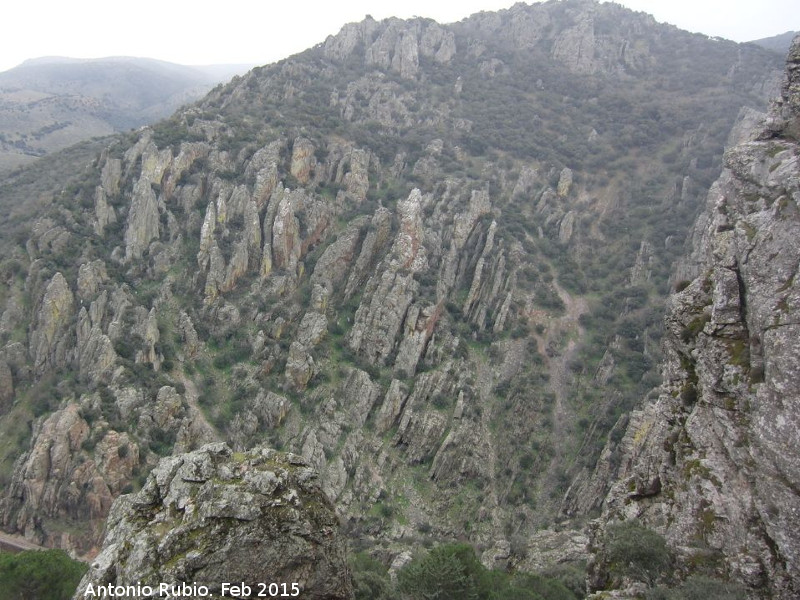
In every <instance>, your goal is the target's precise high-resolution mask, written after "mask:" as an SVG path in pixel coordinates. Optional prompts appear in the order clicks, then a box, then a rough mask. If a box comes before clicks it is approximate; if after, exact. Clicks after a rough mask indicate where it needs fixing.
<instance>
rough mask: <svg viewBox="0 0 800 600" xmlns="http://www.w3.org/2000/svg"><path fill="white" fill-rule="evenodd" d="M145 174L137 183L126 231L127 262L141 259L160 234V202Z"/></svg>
mask: <svg viewBox="0 0 800 600" xmlns="http://www.w3.org/2000/svg"><path fill="white" fill-rule="evenodd" d="M150 184H151V180H149V179H147V178H146V177H145V176H144V174H143V175H142V177H141V178H140V179H139V181H137V182H136V185H135V186H134V188H133V197H132V198H131V208H130V212H129V213H128V226H127V229H126V230H125V260H132V259H135V258H141V256H142V254H143V253H144V251H145V250H146V249H147V247H148V246H149V245H150V242H151V241H153V240H154V239H156V238H158V236H159V234H160V225H159V212H158V200H157V199H156V195H155V192H153V189H152V187H151V185H150Z"/></svg>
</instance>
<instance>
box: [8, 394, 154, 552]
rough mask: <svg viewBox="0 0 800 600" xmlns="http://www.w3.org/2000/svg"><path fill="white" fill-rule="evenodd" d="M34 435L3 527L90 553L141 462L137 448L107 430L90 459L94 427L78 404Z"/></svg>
mask: <svg viewBox="0 0 800 600" xmlns="http://www.w3.org/2000/svg"><path fill="white" fill-rule="evenodd" d="M34 438H35V443H34V444H33V446H32V448H31V449H30V451H29V452H28V453H27V455H25V456H23V457H22V459H23V460H21V461H19V464H18V465H16V469H15V471H14V476H13V478H12V481H11V485H10V486H9V493H8V495H7V496H6V498H4V499H3V501H2V504H0V509H1V511H2V519H3V526H4V527H6V528H10V529H11V530H15V531H19V532H20V533H22V534H24V535H25V537H27V538H28V539H31V540H35V541H36V542H37V543H39V544H45V545H58V546H60V547H63V548H69V549H71V550H73V551H75V552H77V553H79V554H84V553H87V552H91V550H92V548H91V544H92V540H93V539H94V538H95V537H96V536H99V535H100V533H101V532H102V527H103V522H104V520H105V517H106V515H107V514H108V510H109V508H110V507H111V503H112V501H113V499H114V497H116V496H117V495H119V493H120V492H121V491H122V489H123V486H124V485H126V484H127V483H128V482H129V481H130V480H131V477H132V474H133V471H134V469H135V468H136V467H137V466H138V465H139V453H138V447H137V446H136V445H135V444H134V443H132V440H131V439H130V437H129V436H128V435H127V434H125V433H118V432H116V431H108V432H107V433H105V434H104V435H102V437H101V438H100V439H99V440H98V441H97V444H96V446H95V449H94V454H93V459H90V460H85V456H83V453H82V448H84V447H85V446H86V443H87V440H89V438H90V426H89V424H88V423H87V422H86V420H85V419H84V418H83V416H82V414H81V409H80V407H79V406H78V405H77V404H75V403H71V404H68V405H67V406H65V407H64V408H63V409H61V410H58V411H56V412H54V413H53V414H52V415H51V416H50V417H48V418H47V420H45V421H44V422H43V423H41V424H40V425H39V426H37V431H35V432H34ZM56 519H62V520H63V522H79V523H82V525H83V527H87V528H88V529H89V531H83V532H78V531H70V530H69V529H64V528H63V527H59V526H54V525H53V524H54V523H55V520H56ZM87 534H88V535H87Z"/></svg>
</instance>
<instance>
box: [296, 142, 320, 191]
mask: <svg viewBox="0 0 800 600" xmlns="http://www.w3.org/2000/svg"><path fill="white" fill-rule="evenodd" d="M316 164H317V161H316V159H315V158H314V144H312V143H311V140H308V139H306V138H303V137H299V138H297V139H296V140H295V141H294V146H293V147H292V163H291V166H290V167H289V172H290V173H291V174H292V176H293V177H294V178H295V179H297V181H298V182H300V183H308V182H309V181H310V179H311V171H312V170H313V169H314V166H315V165H316Z"/></svg>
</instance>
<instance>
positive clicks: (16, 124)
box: [0, 57, 249, 170]
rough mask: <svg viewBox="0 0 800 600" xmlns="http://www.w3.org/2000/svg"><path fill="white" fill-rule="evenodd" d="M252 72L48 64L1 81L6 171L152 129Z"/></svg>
mask: <svg viewBox="0 0 800 600" xmlns="http://www.w3.org/2000/svg"><path fill="white" fill-rule="evenodd" d="M247 68H249V67H244V66H237V65H217V66H211V67H188V66H184V65H177V64H173V63H168V62H164V61H157V60H153V59H144V58H132V57H109V58H101V59H74V58H65V57H42V58H38V59H31V60H27V61H25V62H24V63H22V64H21V65H19V66H18V67H15V68H13V69H10V70H8V71H4V72H3V73H0V136H2V137H0V144H2V152H0V168H1V169H4V170H7V169H8V168H11V167H14V166H17V165H19V164H24V163H26V162H28V161H30V160H33V159H35V158H36V157H39V156H42V155H44V154H45V153H47V152H52V151H54V150H58V149H61V148H64V147H67V146H70V145H72V144H74V143H76V142H79V141H81V140H84V139H88V138H90V137H94V136H102V135H109V134H111V133H114V132H120V131H127V130H129V129H131V128H135V127H140V126H142V125H145V124H148V123H152V122H154V121H156V120H158V119H160V118H164V117H166V116H168V115H170V114H171V113H172V112H173V111H174V110H175V109H177V108H178V107H179V106H181V105H183V104H186V103H188V102H190V101H193V100H196V99H198V98H200V97H201V96H202V95H203V94H205V93H207V92H208V90H210V89H211V88H212V87H213V86H214V85H216V84H218V83H221V82H223V81H227V80H228V79H230V78H231V77H232V76H233V75H235V74H241V73H244V72H245V71H246V70H247Z"/></svg>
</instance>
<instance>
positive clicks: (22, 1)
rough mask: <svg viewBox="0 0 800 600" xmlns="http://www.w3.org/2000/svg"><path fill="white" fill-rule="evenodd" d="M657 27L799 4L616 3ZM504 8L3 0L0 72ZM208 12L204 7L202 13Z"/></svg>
mask: <svg viewBox="0 0 800 600" xmlns="http://www.w3.org/2000/svg"><path fill="white" fill-rule="evenodd" d="M618 2H619V3H620V4H624V5H626V6H628V7H630V8H632V9H634V10H640V11H644V12H648V13H650V14H652V15H654V16H655V17H656V19H657V20H658V21H662V22H667V23H672V24H674V25H677V26H679V27H681V28H682V29H687V30H689V31H697V32H702V33H706V34H708V35H714V36H720V37H725V38H728V39H733V40H736V41H747V40H752V39H758V38H762V37H768V36H771V35H776V34H779V33H783V32H785V31H788V30H800V2H798V0H618ZM513 3H514V2H513V0H459V1H457V2H456V1H452V0H448V1H436V0H379V1H376V0H345V1H344V2H333V1H331V0H327V1H320V0H280V1H278V2H276V1H274V0H224V1H222V2H213V3H205V2H198V1H197V0H192V1H189V0H134V1H133V2H116V1H115V0H11V1H8V2H5V3H4V4H5V6H4V7H3V10H2V13H3V14H2V23H3V27H2V31H0V71H5V70H7V69H10V68H11V67H14V66H16V65H18V64H19V63H21V62H22V61H23V60H25V59H28V58H35V57H39V56H53V55H55V56H70V57H78V58H97V57H102V56H141V57H150V58H158V59H162V60H167V61H171V62H177V63H182V64H213V63H258V64H266V63H270V62H274V61H276V60H280V59H281V58H285V57H286V56H289V55H291V54H294V53H296V52H300V51H302V50H304V49H306V48H308V47H310V46H313V45H315V44H317V43H319V42H322V41H324V40H325V38H326V37H327V36H328V35H330V34H334V33H336V32H337V31H338V30H339V29H340V28H341V26H342V25H343V24H345V23H348V22H351V21H360V20H361V19H363V18H364V16H365V15H366V14H371V15H372V16H373V17H375V18H376V19H381V18H385V17H389V16H398V17H411V16H415V15H419V16H423V17H431V18H433V19H436V20H437V21H439V22H441V23H450V22H453V21H459V20H461V19H463V18H464V17H466V16H468V15H470V14H472V13H474V12H478V11H481V10H497V9H500V8H508V7H509V6H511V5H512V4H513ZM206 7H207V8H206Z"/></svg>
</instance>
